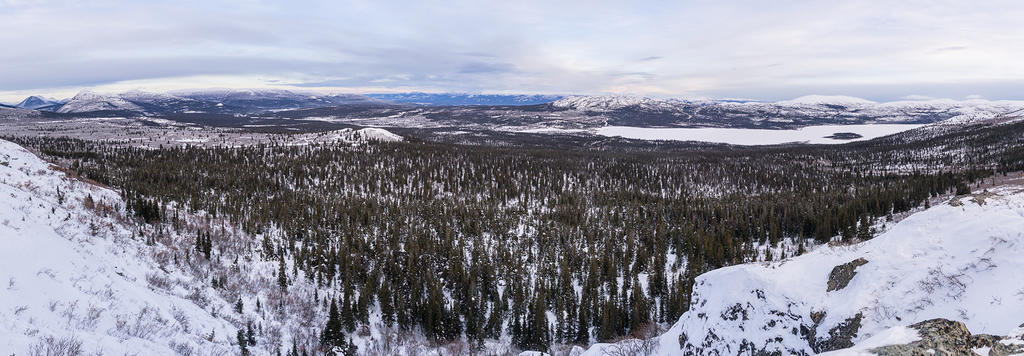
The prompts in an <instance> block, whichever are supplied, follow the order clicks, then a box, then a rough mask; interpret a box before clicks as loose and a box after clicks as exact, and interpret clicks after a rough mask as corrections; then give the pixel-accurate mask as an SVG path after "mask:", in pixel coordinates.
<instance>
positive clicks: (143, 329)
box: [116, 306, 167, 340]
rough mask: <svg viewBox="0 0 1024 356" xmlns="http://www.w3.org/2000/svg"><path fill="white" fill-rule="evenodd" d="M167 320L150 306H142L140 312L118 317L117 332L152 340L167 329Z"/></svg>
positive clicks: (122, 334)
mask: <svg viewBox="0 0 1024 356" xmlns="http://www.w3.org/2000/svg"><path fill="white" fill-rule="evenodd" d="M166 325H167V320H166V319H164V318H163V317H161V316H160V313H159V312H157V311H155V310H153V309H152V308H150V307H149V306H145V307H142V309H141V310H139V313H138V314H135V315H134V316H129V317H126V318H118V320H117V323H116V328H117V332H118V333H119V334H120V335H121V336H122V337H137V338H140V339H146V340H152V338H153V337H154V336H156V335H158V334H160V333H162V332H164V331H165V329H166Z"/></svg>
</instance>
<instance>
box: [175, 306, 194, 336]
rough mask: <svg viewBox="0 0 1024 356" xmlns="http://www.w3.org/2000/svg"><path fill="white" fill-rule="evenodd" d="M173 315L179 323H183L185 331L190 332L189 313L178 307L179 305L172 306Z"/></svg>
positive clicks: (182, 328)
mask: <svg viewBox="0 0 1024 356" xmlns="http://www.w3.org/2000/svg"><path fill="white" fill-rule="evenodd" d="M171 317H173V318H174V320H175V321H177V322H178V325H181V330H182V331H184V332H185V333H188V332H189V324H190V321H189V319H188V314H185V312H184V311H183V310H181V309H178V308H177V307H171Z"/></svg>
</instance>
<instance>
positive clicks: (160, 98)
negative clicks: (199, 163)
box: [18, 89, 379, 114]
mask: <svg viewBox="0 0 1024 356" xmlns="http://www.w3.org/2000/svg"><path fill="white" fill-rule="evenodd" d="M372 103H379V102H378V101H377V100H375V99H372V98H369V97H366V96H362V95H354V94H332V95H313V94H305V93H296V92H291V91H287V90H267V89H262V90H226V89H225V90H199V91H181V92H172V93H152V92H144V91H138V90H135V91H129V92H125V93H119V94H99V93H96V92H92V91H88V90H87V91H82V92H80V93H78V94H77V95H75V96H74V97H72V98H70V99H66V100H60V101H58V100H52V99H44V98H41V97H37V96H32V97H29V98H26V99H25V100H24V101H22V103H20V104H18V107H21V108H26V109H33V110H41V111H56V112H58V113H64V114H78V113H90V112H99V111H104V112H125V113H138V114H171V113H230V114H237V113H258V112H264V111H277V110H294V109H306V108H313V107H325V106H335V105H347V104H372Z"/></svg>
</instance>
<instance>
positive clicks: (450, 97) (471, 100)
mask: <svg viewBox="0 0 1024 356" xmlns="http://www.w3.org/2000/svg"><path fill="white" fill-rule="evenodd" d="M366 96H369V97H371V98H374V99H379V100H382V101H387V102H392V103H400V104H416V105H443V106H461V105H537V104H545V103H550V102H553V101H555V100H558V99H561V98H562V96H560V95H526V94H511V95H505V94H454V93H444V94H435V93H389V94H367V95H366Z"/></svg>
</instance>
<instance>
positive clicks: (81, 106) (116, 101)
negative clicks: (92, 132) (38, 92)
mask: <svg viewBox="0 0 1024 356" xmlns="http://www.w3.org/2000/svg"><path fill="white" fill-rule="evenodd" d="M91 111H142V108H141V107H139V106H138V105H135V104H134V103H132V102H130V101H128V100H125V99H124V98H121V97H120V96H116V95H101V94H97V93H94V92H91V91H83V92H81V93H78V94H77V95H75V97H73V98H71V100H70V101H68V102H67V103H65V104H64V105H62V106H61V107H60V109H57V112H59V113H83V112H91Z"/></svg>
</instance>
